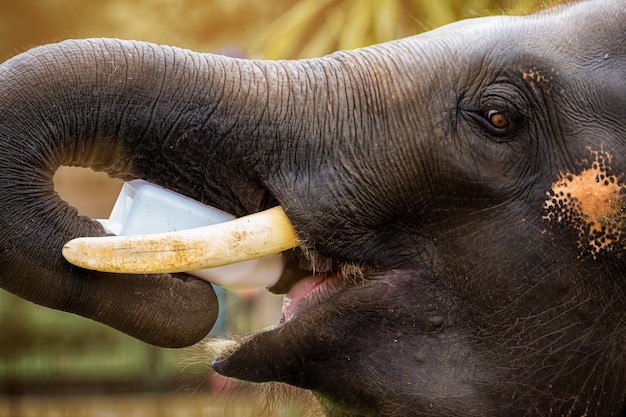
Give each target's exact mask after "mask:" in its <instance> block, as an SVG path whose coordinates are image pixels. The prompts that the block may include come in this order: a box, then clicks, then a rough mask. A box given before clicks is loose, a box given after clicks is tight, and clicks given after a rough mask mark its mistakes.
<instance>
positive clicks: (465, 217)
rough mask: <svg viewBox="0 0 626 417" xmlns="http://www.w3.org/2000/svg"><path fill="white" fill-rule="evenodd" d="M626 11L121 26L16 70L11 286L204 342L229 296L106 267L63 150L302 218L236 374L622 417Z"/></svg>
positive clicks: (340, 397) (2, 150)
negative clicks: (296, 32)
mask: <svg viewBox="0 0 626 417" xmlns="http://www.w3.org/2000/svg"><path fill="white" fill-rule="evenodd" d="M625 6H626V3H625V2H624V1H623V0H592V1H582V2H574V3H570V4H567V5H561V6H555V7H554V8H550V9H546V10H542V11H539V12H538V13H535V14H530V15H524V16H488V17H482V18H474V19H468V20H462V21H459V22H455V23H452V24H449V25H446V26H443V27H441V28H437V29H434V30H432V31H429V32H426V33H423V34H418V35H415V36H412V37H408V38H405V39H399V40H395V41H390V42H387V43H382V44H377V45H372V46H368V47H364V48H361V49H357V50H354V51H338V52H335V53H332V54H330V55H328V56H325V57H320V58H315V59H305V60H283V61H269V60H267V61H266V60H255V59H249V60H248V59H235V58H228V57H223V56H219V55H212V54H201V53H195V52H192V51H188V50H183V49H179V48H175V47H170V46H158V45H154V44H150V43H146V42H139V41H125V40H118V39H104V38H97V39H80V40H67V41H64V42H60V43H56V44H50V45H44V46H39V47H36V48H34V49H31V50H29V51H27V52H24V53H22V54H20V55H17V56H16V57H13V58H11V59H9V60H7V61H6V62H4V63H3V64H2V65H1V66H0V178H2V182H1V185H0V229H1V230H2V236H1V237H0V286H1V287H2V288H4V289H6V290H8V291H10V292H12V293H14V294H16V295H18V296H20V297H23V298H25V299H28V300H30V301H32V302H35V303H38V304H41V305H44V306H48V307H51V308H55V309H60V310H65V311H69V312H73V313H76V314H78V315H81V316H85V317H88V318H91V319H93V320H96V321H99V322H102V323H104V324H107V325H109V326H112V327H114V328H116V329H119V330H121V331H122V332H125V333H127V334H129V335H131V336H133V337H135V338H138V339H141V340H143V341H145V342H147V343H150V344H155V345H159V346H166V347H181V346H187V345H191V344H194V343H196V342H198V341H199V340H201V339H203V338H204V337H205V336H206V334H207V333H208V332H209V330H210V329H211V327H212V325H213V323H214V321H215V318H216V315H217V300H216V297H215V295H214V292H213V289H212V287H211V286H210V285H209V284H207V283H206V282H204V281H201V280H199V279H196V278H194V277H192V276H190V275H187V274H184V273H171V274H170V273H163V274H137V275H131V274H125V273H120V274H112V273H106V272H98V271H92V270H87V269H83V268H79V267H77V266H74V265H71V264H70V263H68V262H67V261H66V260H65V259H64V258H63V257H62V255H61V248H62V247H63V245H64V244H65V243H66V242H68V241H69V240H71V239H73V238H76V237H80V236H103V235H104V234H105V231H104V230H103V228H102V227H101V225H100V224H99V223H97V222H95V221H93V220H92V219H90V218H88V217H85V216H81V215H80V214H79V213H78V212H77V210H76V209H74V208H73V207H71V206H70V205H69V204H67V203H66V202H64V201H63V200H62V199H61V198H60V197H59V196H58V195H57V194H56V193H55V191H54V187H53V183H52V178H53V174H54V172H55V170H56V169H57V168H58V167H59V166H62V165H71V166H82V167H90V168H91V169H93V170H96V171H105V172H107V173H108V174H109V175H111V176H113V177H118V178H122V179H125V180H129V179H134V178H143V179H145V180H147V181H151V182H153V183H155V184H158V185H161V186H163V187H165V188H168V189H171V190H174V191H178V192H180V193H182V194H184V195H186V196H189V197H192V198H194V199H196V200H198V201H201V202H204V203H207V204H210V205H213V206H215V207H217V208H219V209H222V210H224V211H226V212H229V213H232V214H234V215H235V216H237V217H241V216H244V215H248V214H252V213H257V212H260V211H263V210H266V209H269V208H272V207H274V206H280V207H281V208H282V209H283V210H284V212H285V213H286V215H287V217H288V219H289V220H290V222H291V223H292V224H293V227H294V228H295V230H296V231H297V233H298V236H299V241H300V242H301V245H300V247H299V248H296V249H293V250H289V251H286V252H285V257H286V259H287V262H286V267H285V271H284V272H283V276H282V277H281V278H280V281H279V282H278V283H277V284H276V285H275V286H273V287H272V288H270V290H272V291H273V292H275V293H278V294H285V299H286V301H287V302H286V303H285V309H284V315H283V317H282V319H281V320H280V322H279V323H277V324H276V326H274V327H271V328H269V329H265V330H262V331H258V332H254V333H252V334H250V335H245V336H242V337H241V339H240V340H238V341H237V342H236V344H235V346H234V347H233V348H232V349H229V350H227V351H225V352H223V353H221V354H220V355H218V356H217V357H216V358H215V359H214V360H213V362H212V367H213V369H215V371H217V372H218V373H220V374H223V375H226V376H229V377H234V378H238V379H242V380H246V381H251V382H253V383H263V382H270V381H276V382H280V383H285V384H288V385H293V386H296V387H299V388H303V389H306V390H310V391H311V392H312V393H313V394H314V395H315V397H316V398H317V400H318V401H319V403H320V404H321V407H322V409H323V410H324V412H325V413H326V414H327V415H329V416H335V417H338V416H345V417H348V416H351V417H356V416H409V415H412V416H413V415H415V416H582V415H584V416H623V415H624V413H625V410H626V408H625V404H626V399H625V397H626V351H625V349H626V314H625V313H626V272H625V271H626V185H625V181H626V152H625V150H626V7H625Z"/></svg>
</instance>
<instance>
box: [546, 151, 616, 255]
mask: <svg viewBox="0 0 626 417" xmlns="http://www.w3.org/2000/svg"><path fill="white" fill-rule="evenodd" d="M590 152H592V153H593V154H594V155H595V161H594V162H593V163H592V164H591V166H590V167H589V168H587V169H585V170H583V171H582V172H581V173H580V174H577V175H574V174H571V173H569V172H567V173H565V174H564V175H562V176H561V178H559V180H558V181H556V182H555V183H554V184H553V185H552V190H551V191H549V192H548V193H547V196H548V198H547V199H546V201H545V202H544V210H545V214H544V219H546V220H548V221H549V222H550V223H551V224H554V223H558V224H563V225H566V226H568V227H572V228H573V229H574V230H575V231H576V232H577V235H578V246H579V247H580V249H581V250H582V253H581V255H584V254H590V255H592V256H593V257H594V258H595V257H596V256H597V255H598V254H600V253H601V252H605V251H625V250H626V242H625V240H626V187H625V186H624V185H623V183H622V180H621V179H620V178H619V177H618V176H616V175H612V174H610V173H609V172H608V171H609V170H610V168H609V166H608V164H610V162H611V156H610V155H608V154H606V153H605V152H603V151H599V152H595V151H591V150H590Z"/></svg>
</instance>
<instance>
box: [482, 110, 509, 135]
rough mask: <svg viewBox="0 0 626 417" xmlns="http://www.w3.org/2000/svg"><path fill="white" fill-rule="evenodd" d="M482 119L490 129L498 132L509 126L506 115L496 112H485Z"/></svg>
mask: <svg viewBox="0 0 626 417" xmlns="http://www.w3.org/2000/svg"><path fill="white" fill-rule="evenodd" d="M484 117H485V120H487V122H489V124H490V125H491V126H492V127H494V128H495V129H498V130H499V131H504V130H506V129H507V128H509V127H510V126H511V120H510V119H509V117H508V115H506V114H505V113H502V112H500V111H498V110H493V109H492V110H487V111H486V112H485V113H484Z"/></svg>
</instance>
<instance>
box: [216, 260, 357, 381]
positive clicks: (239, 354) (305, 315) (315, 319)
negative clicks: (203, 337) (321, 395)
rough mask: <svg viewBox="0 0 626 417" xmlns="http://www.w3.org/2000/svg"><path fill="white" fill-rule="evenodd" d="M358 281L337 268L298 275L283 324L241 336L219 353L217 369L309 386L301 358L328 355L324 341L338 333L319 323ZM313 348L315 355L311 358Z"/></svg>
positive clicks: (287, 299)
mask: <svg viewBox="0 0 626 417" xmlns="http://www.w3.org/2000/svg"><path fill="white" fill-rule="evenodd" d="M335 265H336V264H335ZM355 285H358V284H357V283H355V282H352V281H351V280H349V279H346V277H345V276H344V275H343V274H342V272H335V270H334V269H331V270H328V271H326V272H318V273H312V274H310V275H308V276H306V277H304V278H301V279H299V280H298V281H297V282H295V284H293V286H291V288H290V289H289V290H288V291H287V292H286V293H285V295H284V299H283V312H282V316H281V318H280V320H279V322H278V323H277V324H276V325H275V326H273V327H271V328H269V329H265V330H262V331H259V332H256V333H253V334H251V335H246V336H242V337H241V339H240V340H239V341H238V342H235V343H234V344H233V345H232V346H230V347H229V349H227V350H225V351H224V352H222V353H218V357H217V358H215V359H214V360H213V364H212V366H213V369H214V370H215V371H217V372H218V373H220V374H222V375H225V376H228V377H232V378H237V379H241V380H245V381H250V382H268V381H278V382H286V383H288V384H291V385H295V386H298V387H302V388H310V387H308V386H307V385H308V384H307V382H306V381H304V380H303V379H302V378H303V376H302V375H301V374H300V371H301V370H302V366H301V365H302V361H308V360H311V361H317V360H319V358H318V354H320V353H321V354H323V355H324V354H326V353H327V352H326V351H325V343H324V340H327V337H329V336H330V337H333V338H334V337H337V336H336V335H335V334H333V331H332V330H331V329H330V328H329V329H327V330H320V324H321V323H324V322H327V319H328V315H329V313H330V312H333V311H334V308H333V307H332V306H333V305H334V304H335V303H334V302H333V298H334V297H336V296H341V293H342V292H343V290H346V289H348V288H350V287H354V286H355ZM316 346H317V347H318V348H316ZM308 352H316V353H314V354H313V356H309V353H308Z"/></svg>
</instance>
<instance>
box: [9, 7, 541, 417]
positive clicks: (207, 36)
mask: <svg viewBox="0 0 626 417" xmlns="http://www.w3.org/2000/svg"><path fill="white" fill-rule="evenodd" d="M545 6H546V5H545V2H543V1H537V0H520V1H518V0H301V1H296V0H273V1H271V0H136V1H130V0H108V1H105V0H20V1H7V0H4V1H2V2H0V60H4V59H6V58H9V57H11V56H12V55H15V54H17V53H19V52H22V51H24V50H26V49H28V48H30V47H33V46H36V45H39V44H44V43H50V42H56V41H60V40H63V39H66V38H83V37H102V36H106V37H119V38H128V39H138V40H146V41H152V42H156V43H163V44H171V45H177V46H181V47H185V48H190V49H194V50H197V51H204V52H217V53H228V54H235V55H237V56H245V57H254V58H268V59H280V58H289V59H294V58H303V57H314V56H320V55H324V54H327V53H330V52H332V51H334V50H337V49H353V48H357V47H362V46H366V45H368V44H373V43H378V42H384V41H386V40H390V39H394V38H399V37H404V36H409V35H412V34H415V33H418V32H421V31H424V30H428V29H431V28H434V27H437V26H440V25H443V24H446V23H449V22H451V21H454V20H457V19H461V18H465V17H473V16H478V15H483V14H487V13H494V12H495V13H498V12H501V11H508V12H511V11H512V12H526V11H528V10H531V9H537V8H542V7H545ZM55 181H56V188H57V190H58V192H59V193H60V194H61V195H62V196H63V197H64V198H65V199H67V200H68V201H70V202H72V203H73V204H74V205H76V206H77V207H78V208H79V209H80V210H81V212H83V213H84V214H87V215H90V216H92V217H96V218H97V217H107V216H108V213H109V211H110V209H111V207H112V205H113V202H114V201H115V197H116V195H117V192H118V190H119V188H120V186H121V183H120V182H119V181H113V180H110V179H108V178H106V176H104V175H101V174H94V173H91V172H90V171H87V170H82V169H75V168H72V169H70V168H63V169H61V170H60V171H59V172H58V174H57V175H56V177H55ZM223 300H224V306H223V310H224V311H223V313H222V315H221V317H220V328H219V329H218V330H217V333H218V335H220V336H224V335H228V334H229V333H231V332H233V333H239V332H244V331H248V330H251V329H258V328H261V327H263V326H266V325H269V324H271V323H273V322H275V321H276V320H277V318H278V316H279V314H280V303H281V300H280V298H279V297H276V296H271V295H268V294H265V293H264V292H260V293H240V294H234V293H226V294H224V295H223ZM198 352H199V351H196V352H195V353H193V354H190V353H189V352H188V351H185V350H166V349H159V348H155V347H152V346H148V345H145V344H143V343H141V342H138V341H136V340H133V339H131V338H130V337H127V336H125V335H123V334H120V333H118V332H116V331H115V330H112V329H109V328H107V327H105V326H102V325H99V324H97V323H94V322H92V321H90V320H87V319H83V318H80V317H76V316H73V315H70V314H66V313H61V312H57V311H52V310H48V309H44V308H41V307H39V306H35V305H32V304H30V303H28V302H25V301H23V300H20V299H18V298H16V297H13V296H12V295H10V294H8V293H6V292H4V291H0V417H4V416H22V415H23V416H27V415H50V416H52V415H54V416H78V415H80V416H91V415H94V416H95V415H108V416H117V415H120V416H121V415H137V416H138V415H188V416H195V415H198V416H200V415H202V416H208V415H231V414H228V413H232V415H245V416H251V415H261V414H263V411H264V407H258V402H259V401H261V402H263V401H264V400H263V398H262V397H261V399H259V397H256V398H253V399H249V397H248V395H246V394H245V392H247V391H243V392H244V394H241V393H239V394H238V395H237V396H236V397H235V399H233V400H229V398H231V397H230V395H231V394H232V393H233V392H239V391H237V390H238V388H233V387H232V386H231V384H230V383H229V382H228V381H226V380H222V379H219V378H216V377H215V376H214V375H212V374H211V372H210V371H209V368H208V365H207V364H201V363H195V364H194V363H193V362H194V360H191V361H190V360H189V357H190V356H195V357H196V358H198V361H196V362H201V360H200V359H201V354H199V353H198ZM183 363H184V365H183ZM223 387H228V393H222V394H220V395H214V394H215V393H216V392H217V391H219V390H221V389H222V388H223ZM113 393H115V394H118V395H117V396H116V397H115V398H116V401H112V400H111V398H110V397H102V396H103V395H110V394H113ZM146 393H148V397H145V395H146ZM155 393H157V394H159V395H158V396H154V394H155ZM166 393H167V394H166ZM192 393H193V394H194V395H193V396H192V395H191V394H192ZM129 394H133V395H132V396H131V397H127V395H129ZM52 395H54V397H53V396H52ZM94 395H96V397H94ZM121 395H125V396H124V397H122V396H121ZM77 396H78V397H77ZM172 396H174V397H175V398H176V400H175V399H174V397H172ZM77 398H78V399H77ZM165 398H167V399H168V400H167V401H165V400H164V399H165ZM172 404H174V405H172ZM300 410H301V405H300V403H299V402H296V403H294V404H292V405H291V406H289V407H286V408H284V409H278V410H276V411H274V412H273V415H300V412H301V411H300ZM103 412H104V414H103ZM267 414H268V415H269V414H272V413H269V412H268V413H267Z"/></svg>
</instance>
